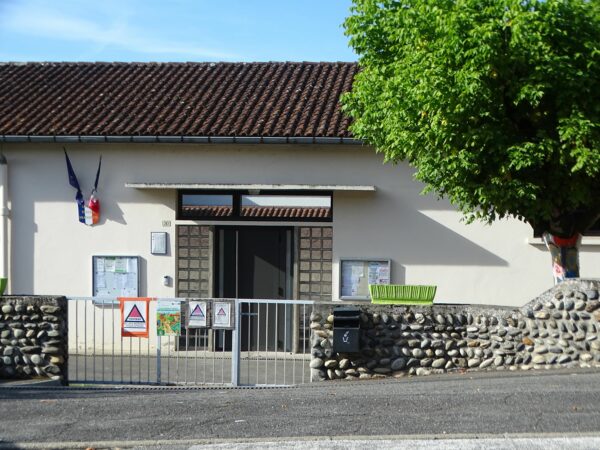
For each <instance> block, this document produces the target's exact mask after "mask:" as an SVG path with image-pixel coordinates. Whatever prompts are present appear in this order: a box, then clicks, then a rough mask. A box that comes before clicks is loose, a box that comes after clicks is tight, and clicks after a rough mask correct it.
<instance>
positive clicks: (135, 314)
mask: <svg viewBox="0 0 600 450" xmlns="http://www.w3.org/2000/svg"><path fill="white" fill-rule="evenodd" d="M125 322H145V320H144V317H142V314H141V313H140V310H139V309H138V307H137V305H133V308H131V311H129V315H128V316H127V318H126V319H125Z"/></svg>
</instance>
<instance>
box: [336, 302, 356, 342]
mask: <svg viewBox="0 0 600 450" xmlns="http://www.w3.org/2000/svg"><path fill="white" fill-rule="evenodd" d="M333 351H334V352H336V353H356V352H359V351H360V308H355V307H351V306H342V307H338V308H335V309H334V310H333Z"/></svg>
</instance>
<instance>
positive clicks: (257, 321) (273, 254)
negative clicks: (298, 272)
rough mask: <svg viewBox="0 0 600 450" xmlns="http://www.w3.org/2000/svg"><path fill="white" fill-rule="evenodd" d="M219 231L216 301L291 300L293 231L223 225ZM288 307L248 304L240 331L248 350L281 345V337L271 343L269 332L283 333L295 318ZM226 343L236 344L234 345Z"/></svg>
mask: <svg viewBox="0 0 600 450" xmlns="http://www.w3.org/2000/svg"><path fill="white" fill-rule="evenodd" d="M215 231H216V233H215V234H216V241H215V245H216V252H215V256H216V261H215V263H216V264H215V268H216V270H215V283H214V285H215V296H216V297H221V298H241V299H244V298H247V299H286V298H291V296H292V257H293V255H292V248H293V246H292V239H293V237H292V236H293V233H292V228H290V227H234V226H222V227H217V228H216V230H215ZM285 309H286V308H285V307H282V306H276V305H267V304H261V305H256V304H253V305H248V304H244V305H243V308H242V323H241V329H240V332H241V342H242V350H244V351H247V350H254V349H257V350H258V349H261V350H262V349H266V350H275V349H276V348H277V347H279V344H278V339H273V340H272V342H271V339H268V331H267V330H273V329H277V328H278V327H279V325H281V327H282V329H283V327H284V324H283V321H284V320H285V319H286V318H288V317H291V314H290V315H289V316H288V313H286V311H285ZM261 320H262V323H261ZM288 320H289V319H288ZM279 322H282V323H281V324H279ZM271 335H272V334H271ZM272 336H273V335H272ZM217 345H218V346H219V343H217ZM221 345H223V343H221ZM224 345H225V347H226V348H230V346H231V344H230V343H229V342H224Z"/></svg>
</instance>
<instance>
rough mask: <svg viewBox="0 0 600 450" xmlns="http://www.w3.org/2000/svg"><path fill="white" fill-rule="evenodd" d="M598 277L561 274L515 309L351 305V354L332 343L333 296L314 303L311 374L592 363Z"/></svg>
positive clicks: (599, 329) (596, 347)
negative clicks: (355, 310) (357, 343)
mask: <svg viewBox="0 0 600 450" xmlns="http://www.w3.org/2000/svg"><path fill="white" fill-rule="evenodd" d="M599 284H600V283H599V282H598V281H591V280H572V281H567V282H564V283H562V284H560V285H558V286H556V287H554V288H553V289H551V290H549V291H547V292H545V293H544V294H542V295H541V296H540V297H538V298H536V299H535V300H533V301H531V302H529V303H528V304H526V305H525V306H524V307H522V308H520V309H511V308H494V307H486V306H463V305H460V306H459V305H434V306H429V307H417V306H411V307H402V306H383V305H372V304H365V303H362V304H358V305H356V306H358V307H359V308H360V309H361V315H360V320H361V332H360V335H361V339H360V340H361V351H360V353H351V354H338V353H335V352H334V350H333V348H332V344H333V325H332V323H333V315H332V311H333V309H334V308H335V307H336V306H339V305H340V303H326V304H316V305H315V306H314V309H313V313H312V316H311V323H310V328H311V346H312V347H311V350H312V359H311V363H310V367H311V371H312V379H313V381H322V380H327V379H340V378H347V379H356V378H373V377H387V376H405V375H428V374H431V373H444V372H449V371H457V370H460V371H468V370H529V369H542V368H551V367H573V366H582V367H589V366H596V367H600V339H599V335H600V309H599V307H600V302H599V300H598V290H599V288H600V286H599ZM346 305H347V304H346V303H344V306H346Z"/></svg>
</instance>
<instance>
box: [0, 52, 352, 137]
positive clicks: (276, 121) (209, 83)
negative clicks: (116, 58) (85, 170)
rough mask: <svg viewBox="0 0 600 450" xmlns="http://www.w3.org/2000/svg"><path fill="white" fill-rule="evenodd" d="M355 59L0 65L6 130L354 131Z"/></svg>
mask: <svg viewBox="0 0 600 450" xmlns="http://www.w3.org/2000/svg"><path fill="white" fill-rule="evenodd" d="M357 70H358V67H357V65H356V64H355V63H339V62H336V63H308V62H298V63H295V62H284V63H271V62H269V63H26V64H19V63H5V64H0V135H30V136H46V135H49V136H60V135H69V136H73V135H86V136H237V137H351V136H350V133H349V131H348V125H349V119H348V118H347V117H346V116H344V115H343V114H342V112H341V110H340V105H339V101H338V100H339V97H340V95H341V94H342V93H343V92H346V91H348V90H349V89H350V87H351V85H352V80H353V77H354V75H355V73H356V72H357Z"/></svg>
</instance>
